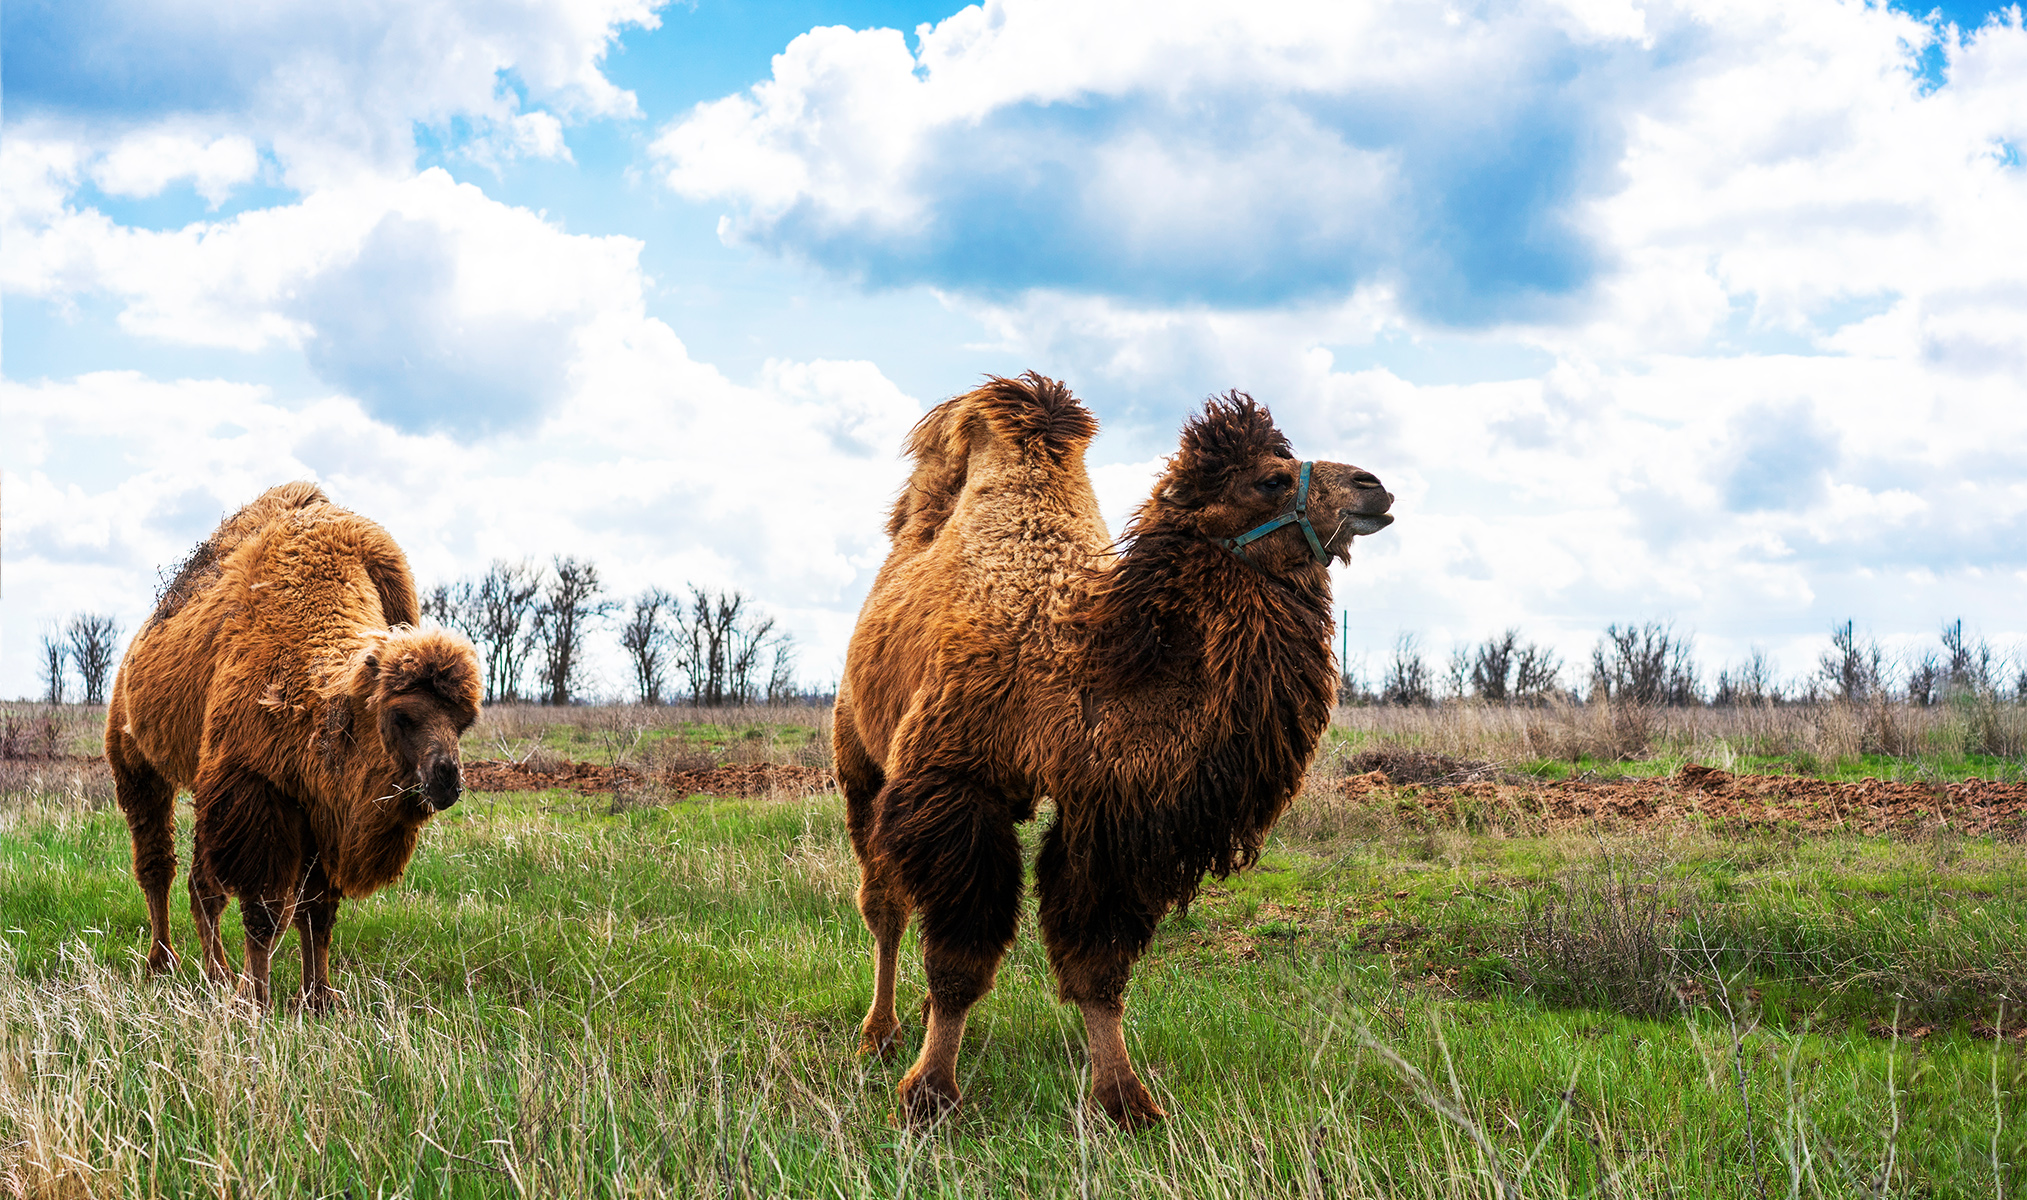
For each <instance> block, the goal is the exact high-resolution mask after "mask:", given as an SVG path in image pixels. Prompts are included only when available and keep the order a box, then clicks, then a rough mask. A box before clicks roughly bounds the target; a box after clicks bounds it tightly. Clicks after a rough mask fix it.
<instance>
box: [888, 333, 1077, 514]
mask: <svg viewBox="0 0 2027 1200" xmlns="http://www.w3.org/2000/svg"><path fill="white" fill-rule="evenodd" d="M1097 432H1098V419H1097V418H1096V417H1094V416H1092V415H1091V410H1089V409H1087V408H1085V407H1084V406H1083V404H1082V403H1080V402H1079V401H1078V399H1077V398H1076V397H1075V396H1073V395H1071V394H1070V389H1069V388H1067V387H1065V386H1063V385H1062V384H1060V383H1058V382H1056V381H1055V380H1053V379H1049V378H1047V377H1046V376H1043V375H1038V374H1036V373H1035V372H1033V371H1029V372H1027V373H1025V374H1023V375H1022V376H1021V377H1020V378H1018V379H1006V378H1002V377H1001V376H998V375H988V376H986V380H985V385H984V386H983V387H980V388H978V389H977V390H975V391H972V392H968V393H966V394H965V395H962V396H957V397H953V398H952V399H949V400H945V401H944V402H943V403H941V404H939V405H937V406H936V407H935V408H932V409H930V410H929V413H928V415H927V416H924V417H923V418H922V419H921V421H919V422H917V423H916V425H915V428H914V429H913V430H912V431H911V432H910V433H909V434H908V454H909V457H911V458H913V459H914V460H915V470H914V471H913V473H911V474H910V475H909V477H908V486H907V487H906V488H905V489H904V490H903V491H902V492H901V495H900V498H899V499H897V500H895V502H894V511H893V513H892V515H891V516H889V517H888V519H887V536H889V537H891V538H893V539H894V541H895V542H896V543H897V544H899V543H903V542H912V543H927V542H929V541H931V540H933V539H934V538H935V537H936V531H937V530H939V529H941V528H943V523H944V522H945V521H948V520H949V519H950V513H951V511H952V510H953V509H955V508H956V507H957V498H958V496H959V495H961V494H962V493H963V491H964V480H965V474H966V470H967V468H968V467H969V465H970V462H971V451H972V447H973V443H974V442H975V441H976V440H977V439H978V438H980V437H984V438H987V439H990V440H992V441H1000V442H1005V443H1009V444H1011V445H1013V446H1016V447H1018V448H1019V450H1020V452H1021V453H1022V454H1023V455H1035V456H1039V457H1044V458H1047V459H1048V460H1050V461H1051V462H1057V463H1060V462H1062V461H1063V460H1064V459H1065V458H1067V457H1068V456H1069V455H1071V454H1073V453H1075V452H1077V451H1079V450H1082V449H1083V448H1084V447H1085V446H1087V445H1089V444H1090V441H1091V438H1092V437H1093V436H1094V435H1096V434H1097Z"/></svg>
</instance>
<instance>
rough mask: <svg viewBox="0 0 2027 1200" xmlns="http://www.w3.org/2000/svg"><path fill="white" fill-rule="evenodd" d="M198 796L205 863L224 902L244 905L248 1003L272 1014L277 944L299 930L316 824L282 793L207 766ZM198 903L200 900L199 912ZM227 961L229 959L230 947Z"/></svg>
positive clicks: (241, 772)
mask: <svg viewBox="0 0 2027 1200" xmlns="http://www.w3.org/2000/svg"><path fill="white" fill-rule="evenodd" d="M192 791H193V793H194V794H195V796H196V800H197V829H196V843H197V848H198V849H197V853H198V857H199V858H200V859H202V860H203V862H204V865H205V866H206V867H208V868H209V873H210V876H211V879H212V880H215V881H216V883H215V885H214V886H216V887H217V888H218V891H219V892H220V893H221V894H222V893H223V892H226V891H229V892H231V893H232V894H233V895H235V896H237V897H239V918H240V922H241V924H243V925H244V926H245V927H246V973H245V975H244V976H243V977H242V978H241V980H240V995H241V996H243V997H245V998H247V999H249V1000H252V1001H253V1002H254V1003H255V1004H256V1005H258V1006H260V1007H261V1008H263V1009H264V1008H267V1007H269V1005H270V1003H271V998H270V995H269V991H268V975H269V968H270V963H271V961H272V959H273V957H274V949H275V944H276V943H277V942H279V941H280V940H281V937H282V935H283V934H285V933H287V932H288V929H289V926H290V925H291V924H293V923H294V922H295V919H296V901H297V899H298V897H299V896H301V894H302V888H303V884H304V880H305V876H306V874H307V872H308V865H307V863H306V861H305V859H306V857H307V856H306V854H305V849H306V847H307V846H308V845H309V842H310V838H309V831H308V828H307V826H308V822H307V821H306V820H305V819H304V817H303V814H302V810H301V809H299V808H298V807H297V806H296V804H295V802H294V801H292V800H290V799H289V798H288V797H287V796H286V795H284V794H283V793H282V792H281V791H280V789H278V788H276V787H275V786H274V785H273V784H272V783H270V782H268V781H267V780H266V779H265V778H263V777H262V776H260V775H259V774H257V773H256V772H254V771H251V770H248V769H245V768H243V767H237V766H233V765H231V764H207V765H206V767H205V768H204V770H203V771H202V772H200V773H199V775H198V779H197V786H196V787H195V788H193V789H192ZM195 874H196V873H195V872H194V871H193V872H192V876H193V878H192V880H191V882H192V884H193V885H195V884H196V882H197V880H196V878H195ZM207 882H209V881H207ZM193 892H194V886H193ZM208 901H209V898H208V897H207V902H208ZM197 903H198V901H197V899H196V897H195V896H194V895H193V897H192V904H193V906H194V905H195V904H197ZM213 928H214V931H215V928H216V923H215V921H214V923H213ZM208 957H209V951H208V949H207V958H208ZM219 957H220V958H221V959H222V958H223V957H224V952H223V948H222V947H221V948H220V951H219Z"/></svg>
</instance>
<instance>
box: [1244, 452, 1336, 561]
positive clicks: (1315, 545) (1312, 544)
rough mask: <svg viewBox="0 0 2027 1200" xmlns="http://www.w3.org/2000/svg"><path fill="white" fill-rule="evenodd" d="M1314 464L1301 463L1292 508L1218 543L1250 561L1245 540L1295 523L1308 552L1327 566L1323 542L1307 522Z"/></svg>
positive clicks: (1255, 539) (1327, 557) (1314, 528)
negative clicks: (1298, 481) (1310, 476)
mask: <svg viewBox="0 0 2027 1200" xmlns="http://www.w3.org/2000/svg"><path fill="white" fill-rule="evenodd" d="M1315 465H1316V464H1315V463H1313V462H1305V463H1303V464H1302V482H1300V483H1298V484H1296V485H1295V507H1294V508H1291V509H1289V510H1288V511H1287V512H1284V513H1282V514H1281V515H1280V516H1278V517H1275V518H1274V519H1273V520H1271V521H1269V522H1267V523H1266V524H1264V525H1255V526H1254V527H1253V528H1251V529H1248V530H1247V531H1246V532H1244V533H1242V534H1240V535H1239V536H1237V537H1230V538H1222V539H1220V540H1219V542H1218V545H1220V546H1223V547H1224V548H1225V549H1227V550H1230V551H1231V552H1232V553H1233V554H1236V555H1238V556H1239V557H1240V558H1243V559H1245V560H1246V561H1247V562H1252V561H1253V560H1252V559H1251V558H1248V557H1247V556H1246V543H1247V542H1251V541H1257V540H1258V539H1260V538H1263V537H1266V536H1267V535H1268V534H1270V533H1272V532H1274V531H1275V530H1276V529H1279V528H1281V527H1282V526H1283V525H1289V524H1295V525H1300V526H1301V527H1302V536H1303V537H1305V538H1308V539H1309V550H1310V553H1312V554H1314V555H1316V561H1317V562H1319V563H1322V564H1323V565H1324V566H1329V565H1330V555H1328V554H1326V553H1324V551H1323V543H1322V542H1321V541H1319V540H1318V539H1317V537H1316V527H1315V526H1314V525H1311V524H1310V523H1309V468H1311V467H1313V466H1315Z"/></svg>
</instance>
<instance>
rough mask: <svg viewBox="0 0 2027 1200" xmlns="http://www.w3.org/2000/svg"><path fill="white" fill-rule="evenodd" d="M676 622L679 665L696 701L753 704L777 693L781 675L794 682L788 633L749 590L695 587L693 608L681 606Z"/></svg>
mask: <svg viewBox="0 0 2027 1200" xmlns="http://www.w3.org/2000/svg"><path fill="white" fill-rule="evenodd" d="M673 624H674V636H673V637H672V639H671V641H672V642H673V645H674V660H675V666H676V669H677V670H679V671H681V672H682V673H683V677H684V679H685V680H686V681H687V683H688V684H689V689H690V702H691V703H692V704H697V705H705V706H715V705H722V704H748V703H751V702H753V701H755V700H758V699H761V698H762V697H763V696H770V695H773V694H775V692H776V691H777V690H778V687H777V681H780V683H781V684H782V685H783V686H788V687H792V686H793V678H794V673H795V668H794V662H795V651H794V649H793V647H792V645H790V643H789V638H788V635H786V634H783V633H776V632H775V624H774V618H773V617H770V616H766V615H764V614H762V613H759V612H756V611H754V609H753V606H752V605H751V603H750V602H749V601H748V600H747V598H746V596H745V594H744V593H741V592H736V591H725V592H715V593H714V592H707V591H705V590H704V589H702V588H699V587H692V588H691V589H690V604H689V608H688V609H687V610H684V611H679V612H677V613H676V615H675V617H674V620H673ZM770 656H772V663H771V665H770ZM763 667H767V668H768V673H767V675H766V676H765V677H763V676H762V675H761V669H762V668H763Z"/></svg>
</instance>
